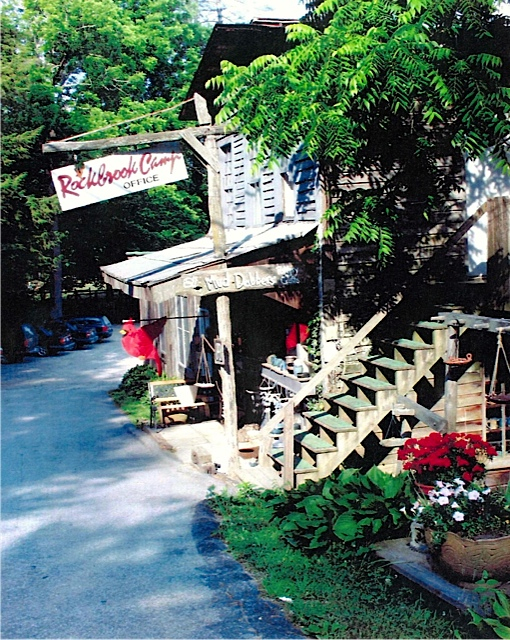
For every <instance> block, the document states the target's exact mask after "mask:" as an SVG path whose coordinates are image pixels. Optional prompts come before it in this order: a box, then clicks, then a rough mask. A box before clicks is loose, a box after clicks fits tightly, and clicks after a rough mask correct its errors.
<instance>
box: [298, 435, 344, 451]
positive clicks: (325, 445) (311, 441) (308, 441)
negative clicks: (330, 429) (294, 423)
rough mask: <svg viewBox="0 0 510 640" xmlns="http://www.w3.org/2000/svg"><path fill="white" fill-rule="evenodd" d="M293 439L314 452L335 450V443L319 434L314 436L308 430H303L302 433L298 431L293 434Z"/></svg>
mask: <svg viewBox="0 0 510 640" xmlns="http://www.w3.org/2000/svg"><path fill="white" fill-rule="evenodd" d="M294 440H297V442H300V443H301V445H302V446H303V447H305V448H306V449H309V450H310V451H313V452H314V453H326V452H328V451H337V448H336V446H335V445H333V444H330V443H329V442H326V440H323V439H322V438H319V436H316V435H315V434H313V433H310V432H308V431H303V432H302V433H298V434H296V435H295V436H294Z"/></svg>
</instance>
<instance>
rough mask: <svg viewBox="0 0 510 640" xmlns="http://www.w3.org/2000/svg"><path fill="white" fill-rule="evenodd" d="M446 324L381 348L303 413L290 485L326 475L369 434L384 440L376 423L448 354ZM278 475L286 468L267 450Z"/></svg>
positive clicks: (425, 325) (424, 326)
mask: <svg viewBox="0 0 510 640" xmlns="http://www.w3.org/2000/svg"><path fill="white" fill-rule="evenodd" d="M447 329H448V327H447V325H446V324H444V323H442V322H422V323H418V324H417V325H415V327H413V332H412V337H411V338H410V339H408V338H401V339H398V340H395V341H392V342H387V343H381V344H380V345H379V347H380V349H379V350H380V353H378V354H377V355H372V356H369V357H366V358H361V359H360V362H361V365H362V367H363V372H362V373H361V374H357V375H352V374H351V375H346V376H340V380H341V388H340V389H337V390H335V391H334V392H330V393H326V394H324V396H323V398H324V409H323V410H315V411H305V412H304V413H303V414H302V415H303V417H304V418H305V427H304V429H299V430H297V431H295V432H294V436H293V439H294V475H295V479H294V483H293V484H300V483H301V482H304V481H306V480H309V479H314V480H317V479H319V478H324V477H326V476H328V475H330V474H331V473H332V472H333V471H334V470H335V469H336V468H337V467H338V466H339V465H340V464H341V463H342V462H343V461H344V460H345V459H346V458H347V457H348V456H349V455H350V454H351V453H352V452H353V451H355V450H357V449H358V448H362V447H363V441H364V440H365V439H366V438H367V436H369V435H370V434H372V433H375V434H376V435H377V437H378V438H379V439H382V438H383V437H384V434H383V432H382V430H381V427H380V426H379V425H380V422H381V421H382V420H383V418H385V417H386V416H388V414H391V412H392V409H393V407H394V406H395V405H396V404H397V398H398V397H399V396H406V395H407V394H409V393H410V392H413V389H414V386H415V385H416V383H417V382H418V381H419V380H420V379H421V378H423V377H424V376H427V375H429V376H431V375H432V374H431V368H432V367H433V366H434V365H435V364H436V363H437V362H438V361H439V360H440V359H442V357H443V355H444V353H445V349H446V334H447ZM270 457H271V459H272V461H273V463H274V466H275V468H276V469H277V470H281V469H282V468H283V464H284V451H283V450H282V449H278V450H276V449H274V448H272V449H271V450H270Z"/></svg>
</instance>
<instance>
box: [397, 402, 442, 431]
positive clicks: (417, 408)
mask: <svg viewBox="0 0 510 640" xmlns="http://www.w3.org/2000/svg"><path fill="white" fill-rule="evenodd" d="M397 403H398V404H399V405H401V406H402V407H405V409H404V410H403V411H402V410H398V409H397V411H398V413H397V414H395V412H394V415H413V416H414V417H415V418H416V419H417V420H419V421H420V422H423V424H426V425H427V427H430V428H431V429H434V431H439V433H445V432H446V428H447V425H448V423H447V421H446V419H445V418H442V417H441V416H439V415H438V414H437V413H434V411H430V409H427V408H426V407H423V406H422V405H421V404H418V403H417V402H414V400H411V399H410V398H406V396H397ZM406 411H408V412H410V413H406Z"/></svg>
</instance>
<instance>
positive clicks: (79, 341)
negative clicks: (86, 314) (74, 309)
mask: <svg viewBox="0 0 510 640" xmlns="http://www.w3.org/2000/svg"><path fill="white" fill-rule="evenodd" d="M49 327H50V328H56V329H57V330H58V331H60V333H65V332H68V333H70V334H71V337H72V339H73V340H74V342H75V343H76V347H77V348H78V349H80V348H81V347H87V346H90V345H92V344H95V343H96V342H97V341H98V340H99V337H98V335H97V331H96V328H95V327H94V326H92V325H85V324H75V323H73V322H71V321H70V320H56V321H55V322H53V323H51V324H50V325H49Z"/></svg>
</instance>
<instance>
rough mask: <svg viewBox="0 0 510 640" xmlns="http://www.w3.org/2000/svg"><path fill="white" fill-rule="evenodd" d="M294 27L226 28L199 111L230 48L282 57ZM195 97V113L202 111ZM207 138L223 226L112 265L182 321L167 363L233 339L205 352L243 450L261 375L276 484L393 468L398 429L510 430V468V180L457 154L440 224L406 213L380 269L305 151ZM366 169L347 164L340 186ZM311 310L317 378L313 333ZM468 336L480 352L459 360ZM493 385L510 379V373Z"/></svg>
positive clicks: (200, 90) (215, 220)
mask: <svg viewBox="0 0 510 640" xmlns="http://www.w3.org/2000/svg"><path fill="white" fill-rule="evenodd" d="M284 26H285V24H284V23H278V22H274V21H269V22H261V21H259V22H256V23H253V24H251V25H217V26H216V27H215V29H214V30H213V33H212V35H211V39H210V41H209V43H208V45H207V48H206V50H205V53H204V57H203V59H202V62H201V64H200V66H199V69H198V71H197V74H196V76H195V79H194V82H193V84H192V86H191V89H190V96H191V95H193V94H195V93H196V94H199V95H201V96H203V97H204V98H205V100H206V104H207V107H208V109H207V110H205V111H206V116H205V120H200V117H201V116H200V114H199V121H200V124H206V125H207V124H208V121H207V112H209V113H211V114H212V116H214V113H215V106H214V97H215V94H214V91H213V90H212V89H208V88H206V86H205V83H206V81H207V80H208V79H209V78H211V77H213V76H215V75H217V74H218V73H219V71H220V68H219V63H220V61H221V60H222V59H228V60H230V61H232V62H235V63H237V64H247V63H248V62H250V60H251V59H253V58H254V57H256V56H258V55H261V54H263V53H280V52H281V51H283V50H284V47H285V38H284ZM191 109H192V105H191V103H189V104H188V105H186V107H185V108H184V109H183V113H182V117H183V118H184V119H186V118H188V119H194V118H195V117H196V115H195V112H194V111H191ZM202 117H203V116H202ZM204 135H206V136H207V137H206V145H205V146H206V148H207V149H208V154H209V155H208V156H207V154H206V157H209V158H212V159H211V160H210V163H209V165H208V167H209V177H210V191H209V196H210V207H211V228H210V230H209V233H208V234H207V235H206V236H205V237H203V238H201V239H199V240H196V241H194V242H190V243H186V244H183V245H180V246H177V247H172V248H169V249H166V250H163V251H158V252H154V253H150V254H148V255H145V256H139V257H136V258H133V259H130V260H126V261H124V262H121V263H117V264H114V265H108V266H105V267H103V268H102V270H103V273H104V278H105V280H106V282H108V283H109V284H111V285H112V286H113V287H115V288H118V289H121V290H123V291H125V292H126V293H128V294H129V295H132V296H134V297H136V298H138V299H139V300H140V317H141V318H144V319H147V320H148V319H154V318H159V317H161V316H167V317H168V318H169V321H168V322H167V326H166V328H165V332H164V334H163V336H162V338H161V339H160V343H159V348H160V351H161V354H162V356H163V359H164V362H165V370H166V372H167V374H169V375H170V376H178V377H186V378H187V379H188V380H190V381H193V380H196V379H199V377H200V375H202V374H203V370H201V369H200V367H201V366H202V365H201V364H200V363H199V360H197V357H196V355H197V354H196V352H195V351H196V350H195V347H194V345H196V344H200V345H201V346H202V345H203V343H204V341H203V340H202V336H204V337H205V338H206V339H207V340H206V342H207V343H208V344H209V345H214V340H215V338H218V341H217V342H218V343H219V344H220V349H221V348H224V349H226V352H225V353H226V360H225V361H222V357H221V354H219V357H216V365H215V356H214V355H213V351H214V349H213V348H209V354H208V356H207V357H208V358H209V359H210V360H209V362H210V363H211V368H212V369H213V375H215V374H216V372H219V374H220V375H219V377H220V385H223V395H224V399H225V398H226V399H227V401H228V403H229V404H230V409H229V408H228V407H227V410H226V411H225V414H224V416H223V417H224V419H225V423H226V425H227V427H228V429H229V433H230V440H229V441H230V444H231V446H232V449H233V452H234V455H235V454H237V439H236V436H235V431H236V429H237V428H238V427H239V426H241V425H242V424H244V422H245V421H251V420H252V419H253V415H252V414H253V407H250V406H249V403H247V397H248V396H250V394H248V392H252V394H251V395H252V396H253V394H256V392H257V391H258V390H259V391H260V387H262V388H263V389H266V390H267V389H269V390H273V391H274V393H272V398H273V400H274V398H277V399H278V398H279V401H278V402H275V403H274V406H272V407H271V411H270V412H269V415H265V418H268V420H265V421H264V424H263V426H262V430H261V441H260V456H259V464H260V466H261V467H264V468H265V469H266V474H268V475H269V477H270V482H271V483H284V484H286V485H290V486H294V485H296V484H298V483H299V482H301V481H303V480H305V479H309V478H310V479H317V478H320V477H324V476H325V475H328V474H329V473H331V472H332V471H333V470H334V469H335V468H337V467H338V466H339V465H341V464H343V463H346V462H352V463H357V464H360V465H368V464H374V463H375V464H380V465H382V466H383V467H385V468H387V469H390V470H395V469H396V468H397V467H396V457H395V452H396V447H397V446H398V443H399V442H401V437H402V436H403V435H409V433H411V432H414V433H415V434H419V433H426V432H427V431H430V430H431V429H435V430H450V431H452V430H467V431H473V432H479V433H482V434H483V435H484V436H488V435H490V436H491V438H493V439H494V438H496V439H497V438H499V440H498V441H497V442H498V446H499V448H500V452H501V457H500V460H499V461H498V464H497V465H496V467H498V465H499V468H506V467H508V461H509V459H510V456H509V454H510V447H509V445H508V436H509V435H510V416H509V415H508V412H506V409H505V408H503V409H501V411H500V414H498V416H497V425H498V426H497V427H494V428H493V429H492V433H491V434H489V425H490V424H492V425H495V424H496V423H495V422H494V420H496V418H495V417H494V413H495V412H496V413H497V411H498V409H497V408H494V407H488V405H487V403H486V401H485V392H486V386H487V385H488V384H489V383H492V379H491V376H490V371H491V367H492V368H493V366H494V363H495V361H496V354H497V353H498V350H497V349H498V346H497V345H498V344H501V345H502V347H503V348H506V350H507V351H508V352H510V345H509V344H508V342H509V341H510V320H508V319H507V318H508V316H509V313H510V277H509V273H510V266H509V265H510V262H509V260H510V257H509V238H510V222H509V219H510V181H509V180H508V179H507V178H504V177H503V176H499V175H498V176H497V179H496V173H494V171H493V170H489V169H488V168H487V167H488V166H487V165H482V167H480V165H476V164H475V165H469V164H466V163H465V162H464V160H463V159H462V158H460V157H458V158H455V159H452V161H451V162H450V161H449V162H448V163H447V164H445V167H444V170H445V172H446V171H449V172H451V173H452V175H454V176H455V184H456V185H457V186H458V187H459V189H457V190H456V191H453V190H452V192H451V197H450V199H449V201H448V203H447V204H446V205H445V208H444V209H443V210H441V211H437V212H436V214H435V215H433V216H432V217H431V218H430V219H428V220H424V219H423V218H421V217H419V216H416V217H415V218H413V217H412V216H411V215H410V216H408V219H409V220H411V219H412V220H414V222H413V223H412V224H411V223H410V224H409V225H408V226H407V227H406V228H405V229H404V230H403V233H402V234H401V236H400V239H399V244H398V245H397V247H396V251H397V256H398V259H397V260H396V261H395V263H394V265H393V266H392V268H390V269H387V270H385V271H381V270H380V269H378V267H377V265H376V261H375V259H374V254H373V248H372V247H366V246H356V245H347V244H345V243H344V242H343V240H342V235H341V233H339V234H338V236H337V237H336V238H335V239H334V240H332V241H328V242H325V241H324V239H323V236H322V222H321V219H322V214H323V213H324V211H325V209H326V207H328V206H329V205H330V204H331V203H332V202H333V201H334V198H335V195H334V191H335V190H334V189H330V188H329V187H328V186H325V185H327V182H326V181H325V180H324V179H323V178H324V176H321V175H320V172H319V168H318V166H317V165H315V164H314V163H313V162H311V161H310V160H309V159H307V158H306V157H305V156H304V155H303V154H300V153H299V152H296V154H295V155H294V156H293V157H291V158H287V159H282V161H281V163H280V165H279V166H278V167H276V168H272V169H268V168H261V169H259V170H257V171H254V170H253V157H252V156H251V154H250V151H249V149H248V147H247V144H246V141H245V140H244V139H243V138H242V137H241V136H239V135H237V134H225V133H221V132H218V131H216V133H215V134H214V135H209V134H204ZM184 139H185V140H186V141H187V142H189V140H188V139H186V138H184ZM193 145H194V146H192V148H196V149H198V150H199V153H202V152H201V151H200V149H199V147H198V146H197V145H196V143H195V142H193ZM211 166H212V167H213V168H212V169H211ZM487 171H489V174H487ZM490 171H492V173H490ZM487 175H490V176H491V178H490V179H486V176H487ZM484 176H485V178H484ZM215 180H216V182H215ZM364 180H367V177H366V176H355V177H354V178H352V177H351V178H350V179H349V180H347V179H346V178H345V177H340V178H339V182H337V184H336V185H335V189H337V188H338V187H339V186H341V188H343V189H349V188H353V187H356V188H360V186H361V187H362V185H363V181H364ZM409 206H411V204H409ZM480 225H481V226H480ZM477 226H478V229H477ZM312 321H313V322H312ZM313 323H314V328H315V329H316V330H315V332H314V333H313V336H312V338H313V339H312V338H309V339H308V343H307V344H306V347H307V349H308V352H310V351H311V350H313V351H314V355H315V362H314V363H313V364H314V370H312V371H310V376H311V379H310V380H308V379H307V377H306V373H308V367H309V366H310V362H309V361H307V359H306V358H307V352H306V350H305V351H303V350H302V349H301V346H302V343H301V341H302V339H303V337H304V336H302V335H301V328H302V327H303V325H309V328H310V329H311V328H312V324H313ZM296 328H297V329H296ZM296 330H297V334H298V338H297V339H296V340H289V336H292V332H293V331H296ZM498 340H499V342H497V341H498ZM312 343H313V344H312ZM466 347H467V348H469V349H470V350H471V351H470V352H471V353H472V354H473V360H472V361H469V362H467V361H466V362H465V363H464V364H463V365H462V367H463V368H462V367H461V368H458V366H457V365H456V366H455V367H454V368H452V366H453V365H448V364H446V363H447V362H448V358H450V359H451V358H454V359H455V358H461V356H462V355H463V354H464V353H466V351H465V348H466ZM295 351H297V353H296V352H295ZM308 355H309V354H308ZM216 356H218V354H216ZM290 356H292V357H296V358H297V361H299V364H300V365H303V364H304V369H305V370H304V371H303V369H300V370H299V375H297V373H298V372H297V370H296V371H292V370H289V366H288V362H286V361H285V358H286V357H290ZM299 356H301V357H299ZM289 361H290V360H289ZM294 362H295V361H294ZM498 375H499V372H498ZM229 376H230V378H229ZM232 378H233V379H234V381H233V382H232ZM229 380H230V381H229ZM497 384H498V385H499V390H500V391H501V385H506V386H507V388H508V385H510V371H509V372H507V374H504V373H503V375H502V377H501V378H499V379H498V380H497ZM319 388H321V389H322V393H321V394H319V393H318V389H319ZM503 390H504V388H503ZM250 397H251V396H250ZM282 405H283V406H282ZM312 405H313V408H312ZM238 409H240V411H239V412H238ZM250 412H251V413H250ZM491 412H492V413H491ZM491 420H492V421H493V422H492V423H491V422H490V421H491ZM283 424H284V425H285V427H284V428H283V427H281V425H283ZM279 428H280V430H281V429H282V428H283V434H282V435H281V437H279V438H278V440H279V443H278V447H276V446H275V435H274V433H273V432H274V431H275V430H276V431H278V429H279ZM280 445H281V447H280ZM505 465H506V466H505ZM266 477H267V476H266Z"/></svg>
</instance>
